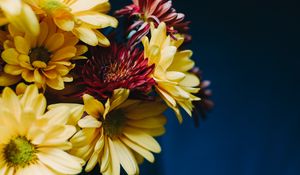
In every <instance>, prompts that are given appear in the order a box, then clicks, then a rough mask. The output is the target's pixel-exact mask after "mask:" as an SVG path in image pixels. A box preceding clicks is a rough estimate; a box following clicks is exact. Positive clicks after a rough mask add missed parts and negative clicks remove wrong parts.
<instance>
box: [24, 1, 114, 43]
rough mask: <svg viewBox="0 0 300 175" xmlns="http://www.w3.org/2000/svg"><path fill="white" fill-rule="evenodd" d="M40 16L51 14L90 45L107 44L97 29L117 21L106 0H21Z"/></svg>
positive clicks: (61, 26)
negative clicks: (111, 13) (109, 12)
mask: <svg viewBox="0 0 300 175" xmlns="http://www.w3.org/2000/svg"><path fill="white" fill-rule="evenodd" d="M23 1H24V2H26V3H27V4H29V5H30V6H31V7H32V9H33V10H34V11H35V12H36V13H37V14H39V15H40V16H51V17H52V18H53V20H54V22H55V24H56V25H57V26H58V27H59V28H60V29H62V30H64V31H71V32H73V34H74V35H76V36H77V37H78V38H79V39H80V40H81V41H83V42H85V43H87V44H89V45H92V46H96V45H98V44H99V45H102V46H109V45H110V42H109V40H108V39H107V38H106V37H105V36H104V35H103V34H102V33H101V32H99V31H98V29H102V28H105V27H109V26H110V27H117V25H118V21H117V20H116V19H115V18H114V17H111V16H109V15H106V14H105V13H107V12H108V11H109V10H110V4H109V1H108V0H23Z"/></svg>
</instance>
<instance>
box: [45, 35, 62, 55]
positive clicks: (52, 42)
mask: <svg viewBox="0 0 300 175" xmlns="http://www.w3.org/2000/svg"><path fill="white" fill-rule="evenodd" d="M64 41H65V40H64V35H63V34H62V33H55V34H53V35H52V36H51V37H50V38H49V39H48V40H47V42H46V45H45V47H46V48H47V49H48V50H49V51H50V52H53V51H55V50H57V49H59V48H60V47H61V46H62V45H63V44H64Z"/></svg>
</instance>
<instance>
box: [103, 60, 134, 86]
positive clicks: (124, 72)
mask: <svg viewBox="0 0 300 175" xmlns="http://www.w3.org/2000/svg"><path fill="white" fill-rule="evenodd" d="M128 71H129V70H128V69H126V67H125V66H120V65H119V64H118V63H115V64H111V65H109V66H107V67H106V71H105V72H104V77H105V78H104V82H115V81H118V80H121V79H126V77H127V76H128V75H129V72H128Z"/></svg>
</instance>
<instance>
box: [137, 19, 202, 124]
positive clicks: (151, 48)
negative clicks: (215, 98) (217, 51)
mask: <svg viewBox="0 0 300 175" xmlns="http://www.w3.org/2000/svg"><path fill="white" fill-rule="evenodd" d="M183 40H184V39H183V38H178V39H177V40H172V38H171V37H170V36H167V35H166V24H165V23H161V24H160V25H159V26H158V28H156V29H154V27H153V26H152V30H151V40H150V42H149V39H148V38H147V37H144V38H143V39H142V42H143V45H144V50H145V52H144V57H145V58H148V59H149V64H155V70H154V73H153V75H152V76H153V78H154V80H155V81H156V86H155V87H156V91H157V92H158V93H159V94H160V96H161V97H162V98H163V99H164V100H165V101H166V103H167V104H168V106H169V107H171V108H172V109H173V110H174V112H175V113H176V116H177V118H178V120H179V122H180V123H181V122H182V115H181V113H180V110H179V106H181V107H182V108H183V109H184V110H185V111H186V112H187V113H188V114H189V115H190V116H191V115H192V110H193V107H194V106H193V104H192V102H193V101H198V100H200V98H198V97H196V96H195V95H193V94H195V93H197V92H198V91H199V88H197V87H198V85H199V84H200V80H199V78H198V77H197V76H195V75H194V74H192V73H189V72H188V71H189V70H191V69H192V68H193V67H194V65H195V63H194V61H192V60H191V59H190V57H191V56H192V51H190V50H184V51H178V49H177V48H178V47H180V45H181V44H182V43H183Z"/></svg>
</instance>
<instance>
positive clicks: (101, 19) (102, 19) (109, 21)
mask: <svg viewBox="0 0 300 175" xmlns="http://www.w3.org/2000/svg"><path fill="white" fill-rule="evenodd" d="M76 18H78V19H79V20H81V21H83V22H85V23H87V24H90V25H93V26H95V27H98V28H105V27H114V28H116V27H117V26H118V20H117V19H116V18H114V17H112V16H109V15H106V14H102V13H98V12H93V11H88V12H85V13H84V14H82V15H77V16H76Z"/></svg>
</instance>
